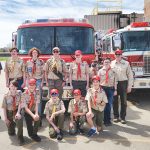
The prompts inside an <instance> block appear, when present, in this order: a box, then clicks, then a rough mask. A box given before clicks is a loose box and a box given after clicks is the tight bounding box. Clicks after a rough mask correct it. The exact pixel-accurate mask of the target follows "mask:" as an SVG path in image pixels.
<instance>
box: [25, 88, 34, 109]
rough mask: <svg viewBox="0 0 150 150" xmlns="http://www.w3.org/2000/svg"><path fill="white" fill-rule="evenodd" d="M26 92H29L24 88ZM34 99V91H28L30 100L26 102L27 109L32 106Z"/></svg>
mask: <svg viewBox="0 0 150 150" xmlns="http://www.w3.org/2000/svg"><path fill="white" fill-rule="evenodd" d="M26 94H29V91H28V90H26ZM34 100H35V98H34V92H33V93H30V101H29V104H28V107H29V109H31V108H32V106H33V105H34Z"/></svg>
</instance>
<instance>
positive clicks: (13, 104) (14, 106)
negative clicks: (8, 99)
mask: <svg viewBox="0 0 150 150" xmlns="http://www.w3.org/2000/svg"><path fill="white" fill-rule="evenodd" d="M12 98H13V102H12V107H13V116H15V113H16V96H12Z"/></svg>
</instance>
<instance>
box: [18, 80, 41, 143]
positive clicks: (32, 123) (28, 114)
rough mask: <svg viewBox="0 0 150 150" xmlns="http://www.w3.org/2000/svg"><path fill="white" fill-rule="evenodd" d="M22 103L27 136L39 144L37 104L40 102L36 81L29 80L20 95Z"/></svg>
mask: <svg viewBox="0 0 150 150" xmlns="http://www.w3.org/2000/svg"><path fill="white" fill-rule="evenodd" d="M21 99H22V101H23V102H24V103H25V121H26V125H27V130H28V135H29V136H30V137H31V138H32V139H33V140H35V141H36V142H40V141H41V138H40V137H39V136H38V135H37V132H38V127H39V124H40V120H39V119H40V118H39V115H38V104H39V102H40V91H39V89H36V80H35V79H30V80H29V87H28V89H26V91H25V92H24V93H23V94H22V97H21Z"/></svg>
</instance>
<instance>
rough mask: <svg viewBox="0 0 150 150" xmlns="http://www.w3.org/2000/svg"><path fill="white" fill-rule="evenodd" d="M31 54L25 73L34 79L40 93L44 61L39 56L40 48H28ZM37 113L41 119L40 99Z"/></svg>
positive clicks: (28, 77)
mask: <svg viewBox="0 0 150 150" xmlns="http://www.w3.org/2000/svg"><path fill="white" fill-rule="evenodd" d="M28 54H29V55H30V56H31V59H30V60H28V61H27V63H26V75H27V80H29V79H33V78H34V79H36V88H38V89H39V90H40V95H41V93H42V87H43V81H44V70H43V67H44V61H43V60H42V59H40V58H39V56H40V50H39V49H38V48H36V47H33V48H31V49H30V50H29V53H28ZM38 110H39V115H40V118H41V119H42V102H41V99H40V103H39V108H38ZM40 125H42V120H41V121H40Z"/></svg>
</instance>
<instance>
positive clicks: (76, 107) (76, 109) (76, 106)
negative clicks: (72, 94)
mask: <svg viewBox="0 0 150 150" xmlns="http://www.w3.org/2000/svg"><path fill="white" fill-rule="evenodd" d="M74 108H75V110H74V111H75V112H78V110H79V108H78V103H77V102H76V103H75V104H74Z"/></svg>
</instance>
